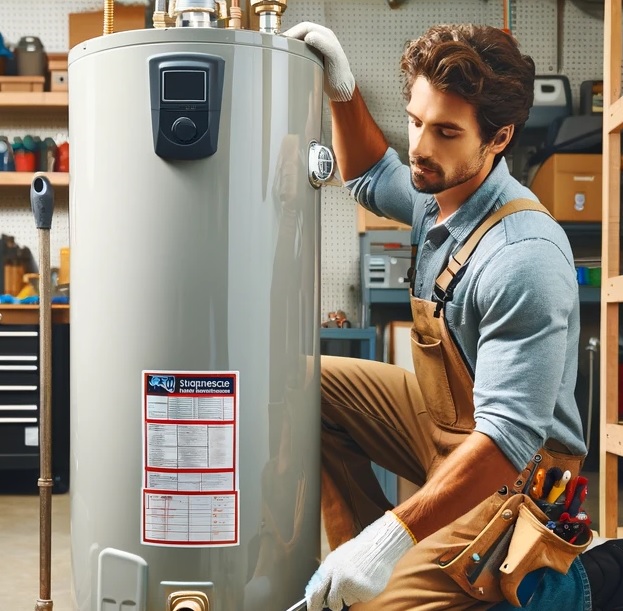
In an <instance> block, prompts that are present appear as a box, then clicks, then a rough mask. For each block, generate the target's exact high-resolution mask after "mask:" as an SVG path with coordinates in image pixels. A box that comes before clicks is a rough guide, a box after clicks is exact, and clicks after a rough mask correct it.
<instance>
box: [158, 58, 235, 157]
mask: <svg viewBox="0 0 623 611" xmlns="http://www.w3.org/2000/svg"><path fill="white" fill-rule="evenodd" d="M224 72H225V60H224V59H223V58H222V57H218V56H215V55H207V54H204V53H167V54H163V55H157V56H153V57H151V58H150V59H149V79H150V97H151V120H152V132H153V139H154V150H155V152H156V155H158V156H160V157H162V158H164V159H202V158H204V157H209V156H210V155H213V154H214V153H215V152H216V150H217V147H218V131H219V123H220V116H221V104H222V98H223V78H224Z"/></svg>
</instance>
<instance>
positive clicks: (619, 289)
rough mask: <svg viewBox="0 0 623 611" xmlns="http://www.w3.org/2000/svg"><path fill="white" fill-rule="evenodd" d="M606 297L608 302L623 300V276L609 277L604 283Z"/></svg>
mask: <svg viewBox="0 0 623 611" xmlns="http://www.w3.org/2000/svg"><path fill="white" fill-rule="evenodd" d="M602 282H603V280H602ZM604 297H605V299H606V301H607V302H608V303H621V302H623V276H614V277H612V278H608V280H607V282H606V283H605V285H604Z"/></svg>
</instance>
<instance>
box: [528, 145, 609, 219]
mask: <svg viewBox="0 0 623 611" xmlns="http://www.w3.org/2000/svg"><path fill="white" fill-rule="evenodd" d="M601 164H602V156H601V155H600V154H573V153H558V154H556V155H551V156H550V157H548V158H547V159H546V160H545V162H544V163H543V165H541V167H540V168H539V169H538V170H537V173H536V174H535V176H534V180H533V181H532V184H531V185H530V189H531V190H532V191H533V192H534V194H535V195H536V196H537V197H538V198H539V200H540V201H541V203H542V204H543V205H544V206H545V207H546V208H547V209H548V210H549V211H550V212H551V213H552V216H553V217H554V218H555V219H556V220H558V221H575V222H593V223H594V222H599V221H601V199H602V193H601V173H602V167H601Z"/></svg>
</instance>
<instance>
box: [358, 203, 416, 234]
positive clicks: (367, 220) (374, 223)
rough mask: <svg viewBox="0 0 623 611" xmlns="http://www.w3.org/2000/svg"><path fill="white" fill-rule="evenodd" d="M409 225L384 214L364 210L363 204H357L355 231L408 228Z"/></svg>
mask: <svg viewBox="0 0 623 611" xmlns="http://www.w3.org/2000/svg"><path fill="white" fill-rule="evenodd" d="M410 228H411V226H410V225H405V224H404V223H399V222H398V221H394V220H392V219H388V218H385V217H384V216H377V215H376V214H374V212H370V211H369V210H366V209H365V208H364V207H363V206H357V232H358V233H365V232H366V231H370V230H372V229H403V230H404V229H410Z"/></svg>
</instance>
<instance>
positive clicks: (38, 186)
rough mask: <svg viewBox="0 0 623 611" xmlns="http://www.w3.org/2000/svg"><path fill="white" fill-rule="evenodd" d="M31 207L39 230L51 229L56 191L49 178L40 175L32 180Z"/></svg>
mask: <svg viewBox="0 0 623 611" xmlns="http://www.w3.org/2000/svg"><path fill="white" fill-rule="evenodd" d="M30 205H31V207H32V213H33V215H34V217H35V225H36V226H37V229H50V227H52V214H53V213H54V189H53V188H52V183H51V182H50V180H49V178H48V177H47V176H43V175H40V174H38V175H36V176H35V177H34V178H33V179H32V184H31V185H30Z"/></svg>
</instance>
